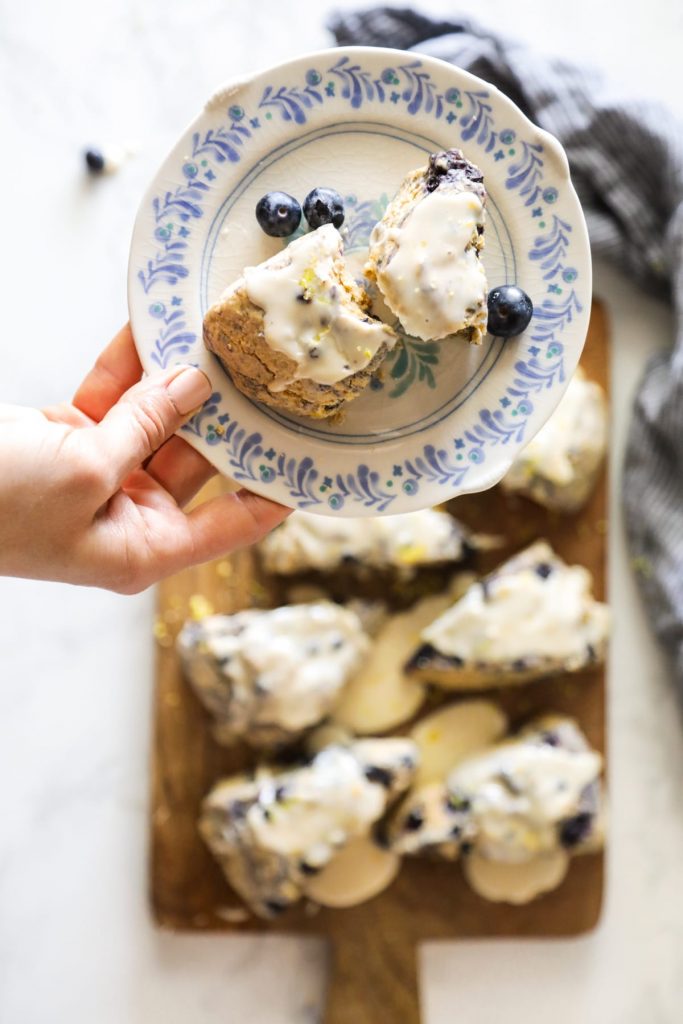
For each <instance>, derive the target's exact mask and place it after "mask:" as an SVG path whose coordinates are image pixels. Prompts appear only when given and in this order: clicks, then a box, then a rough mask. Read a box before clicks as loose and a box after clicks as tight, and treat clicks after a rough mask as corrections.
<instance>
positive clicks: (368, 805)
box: [199, 739, 417, 917]
mask: <svg viewBox="0 0 683 1024" xmlns="http://www.w3.org/2000/svg"><path fill="white" fill-rule="evenodd" d="M416 760H417V758H416V752H415V745H414V743H412V741H411V740H407V739H381V740H379V739H373V740H363V741H359V742H356V743H350V744H349V745H347V746H342V745H334V746H329V747H326V748H325V749H323V750H321V751H320V752H319V753H318V754H316V755H315V756H314V757H313V758H312V760H311V761H310V762H309V763H308V764H306V765H304V766H303V767H300V768H295V769H292V770H282V771H277V770H272V771H270V772H265V773H264V772H261V774H260V775H259V776H257V777H256V778H254V779H249V778H246V777H239V778H236V779H227V780H225V781H224V782H220V783H219V784H218V785H217V786H216V787H215V788H214V789H213V790H212V791H211V793H209V795H208V796H207V798H206V800H205V801H204V804H203V808H202V815H201V819H200V826H199V827H200V831H201V834H202V836H203V838H204V839H205V841H206V843H207V844H208V846H209V848H210V850H211V852H212V853H213V854H214V856H215V857H216V858H217V860H218V861H219V863H220V865H221V868H222V869H223V872H224V874H225V876H226V878H227V880H228V882H229V883H230V885H231V886H232V887H233V889H235V890H236V892H237V893H238V894H239V895H240V896H241V897H242V899H243V900H244V901H245V903H247V904H248V906H249V907H250V908H251V909H252V910H253V911H254V912H255V913H256V914H258V915H259V916H261V917H273V916H274V915H276V914H279V913H281V912H283V911H284V910H286V909H287V908H288V907H290V906H292V904H294V903H296V902H297V901H298V900H300V899H301V898H302V896H305V895H309V896H310V897H311V898H312V899H315V898H316V897H315V893H316V891H317V886H319V885H320V883H319V881H317V876H319V875H321V874H322V873H323V872H325V871H326V870H327V869H328V868H329V869H331V868H332V866H333V864H334V860H335V858H336V856H337V855H338V854H343V852H344V850H345V848H346V847H347V845H350V844H351V843H352V842H355V841H356V840H369V839H370V838H371V833H372V830H373V826H374V825H375V823H376V822H378V821H379V819H380V818H382V817H383V815H384V814H385V811H386V809H387V806H388V804H389V802H390V801H391V800H393V799H394V798H395V797H396V796H397V795H398V794H400V793H401V792H403V791H404V790H405V789H407V787H408V786H409V785H410V782H411V780H412V777H413V775H414V772H415V767H416ZM357 852H358V851H357V850H356V853H357ZM367 852H368V851H367V849H366V850H365V853H366V861H367ZM379 859H380V860H381V857H380V858H379ZM385 874H386V872H385ZM309 890H310V892H309ZM323 899H324V896H323Z"/></svg>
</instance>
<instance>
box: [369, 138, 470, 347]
mask: <svg viewBox="0 0 683 1024" xmlns="http://www.w3.org/2000/svg"><path fill="white" fill-rule="evenodd" d="M485 204H486V190H485V188H484V178H483V175H482V173H481V171H480V170H479V168H478V167H475V165H474V164H472V163H470V162H469V160H467V159H466V158H465V157H464V156H463V154H462V152H461V151H460V150H459V149H449V150H445V151H443V152H440V153H432V154H431V156H430V157H429V162H428V164H427V166H426V167H419V168H417V170H414V171H411V173H410V174H408V175H407V176H406V177H405V178H404V180H403V181H402V183H401V185H400V186H399V189H398V192H397V193H396V195H395V196H394V198H393V199H392V200H391V202H390V203H389V206H388V207H387V209H386V212H385V214H384V216H383V217H382V219H381V220H380V221H379V222H378V223H377V224H376V226H375V228H374V229H373V232H372V235H371V236H370V249H369V256H368V262H367V264H366V267H365V273H366V276H367V277H368V278H369V279H370V280H371V281H374V282H376V284H377V287H378V289H379V291H380V292H381V294H382V297H383V298H384V300H385V302H386V304H387V306H388V307H389V309H390V310H391V311H392V313H394V315H395V316H396V317H398V320H399V322H400V324H401V326H402V327H403V329H404V330H405V331H406V333H407V334H410V335H412V336H413V337H415V338H420V339H421V340H422V341H432V340H437V339H439V338H446V337H448V336H449V335H452V334H462V335H464V336H465V337H466V338H467V340H468V341H470V342H471V343H472V344H475V345H478V344H480V342H481V339H482V336H483V335H484V333H485V332H486V321H487V294H488V285H487V282H486V274H485V272H484V267H483V264H482V262H481V256H480V254H481V250H482V248H483V245H484V218H485Z"/></svg>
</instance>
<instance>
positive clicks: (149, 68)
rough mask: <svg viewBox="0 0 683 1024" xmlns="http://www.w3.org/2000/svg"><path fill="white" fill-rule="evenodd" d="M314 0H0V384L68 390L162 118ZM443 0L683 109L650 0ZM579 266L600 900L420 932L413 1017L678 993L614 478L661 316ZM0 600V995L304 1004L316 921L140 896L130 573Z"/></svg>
mask: <svg viewBox="0 0 683 1024" xmlns="http://www.w3.org/2000/svg"><path fill="white" fill-rule="evenodd" d="M340 6H347V4H342V5H340ZM348 6H349V7H351V6H353V5H351V4H349V5H348ZM431 7H432V8H433V9H434V10H435V11H437V12H438V13H441V14H446V13H448V12H449V11H452V10H453V9H455V7H456V5H450V4H446V3H434V4H432V5H431ZM326 9H327V4H326V3H324V2H323V3H317V4H316V3H312V2H305V0H289V2H287V3H285V2H283V0H232V2H230V0H194V2H192V3H190V2H182V0H152V2H148V3H136V2H135V0H98V2H97V3H92V2H89V3H88V2H86V0H61V2H60V3H56V2H54V0H52V2H51V0H0V126H1V130H2V158H1V159H0V177H1V180H2V191H1V192H0V195H1V196H2V199H1V200H0V210H1V216H0V223H1V225H2V236H1V242H0V269H1V272H2V273H1V280H2V289H1V294H2V300H1V303H0V308H1V310H2V319H1V321H0V323H1V328H0V331H1V333H0V344H1V345H2V366H3V373H2V382H1V386H0V399H1V400H2V401H12V402H18V403H24V404H33V405H41V404H45V403H49V402H54V401H57V400H60V399H63V398H66V397H67V396H69V395H70V394H71V393H72V391H73V389H74V387H75V385H76V383H77V382H78V380H79V379H80V377H81V376H82V374H83V373H84V372H85V370H86V369H87V368H88V367H89V365H90V364H91V363H92V362H93V360H94V358H95V356H96V354H97V352H98V350H99V349H100V348H101V347H102V346H103V345H104V343H105V342H106V341H107V340H108V339H109V337H110V336H111V335H112V333H113V332H114V331H115V329H116V328H118V326H119V325H120V324H121V323H122V322H123V320H124V319H125V317H126V297H125V271H126V257H127V249H128V241H129V236H130V231H131V226H132V222H133V217H134V214H135V210H136V206H137V203H138V201H139V198H140V196H141V194H142V191H143V188H144V186H145V185H146V184H147V181H148V179H149V177H150V176H151V174H152V172H153V171H154V169H155V167H156V165H157V164H158V163H159V162H160V160H161V158H162V156H163V155H164V153H165V152H166V150H167V149H168V148H169V146H170V144H171V142H172V141H173V140H174V138H175V136H176V135H177V134H178V132H179V130H180V129H181V128H182V127H183V126H184V124H185V123H186V122H188V121H189V120H190V118H191V117H192V116H193V115H194V114H195V112H196V110H197V109H199V107H200V106H201V104H202V103H203V101H204V99H205V98H206V96H207V95H208V94H209V93H211V92H212V91H213V90H214V89H215V88H216V87H217V86H218V85H220V83H221V82H222V81H223V80H224V79H226V78H228V77H229V76H232V75H234V74H238V73H240V72H248V71H251V70H252V69H254V68H255V67H257V66H259V65H266V64H268V63H272V62H275V61H278V60H280V59H283V58H287V57H289V56H292V55H294V54H295V53H297V52H303V51H305V50H307V49H311V48H318V47H320V46H323V45H325V44H326V41H327V38H328V37H327V35H326V33H325V30H324V28H323V22H324V18H325V15H326ZM459 9H460V10H471V11H472V13H473V14H475V13H476V15H477V16H478V17H479V18H480V19H481V20H487V21H488V22H489V23H490V24H491V25H493V26H494V27H496V28H497V29H498V30H499V31H500V30H503V31H509V32H510V33H513V34H515V35H518V36H520V37H525V38H527V39H528V40H531V41H533V42H534V43H535V44H537V45H538V46H539V47H544V48H549V49H553V50H555V51H558V52H561V53H562V54H564V55H566V56H567V57H571V58H586V59H590V60H593V61H595V62H597V63H600V64H601V65H602V66H603V67H604V68H606V69H607V70H608V71H609V72H610V73H611V75H612V77H613V79H614V80H616V81H618V82H620V83H621V85H622V86H623V88H624V89H626V90H631V92H632V94H634V95H638V94H641V95H642V93H643V92H647V93H649V94H651V95H653V96H659V97H661V98H663V99H666V100H668V101H669V102H670V103H672V104H673V105H675V106H677V108H678V112H679V114H683V98H682V94H681V91H680V88H678V86H679V85H680V51H681V43H682V42H683V8H681V6H680V3H678V2H675V0H648V2H647V3H646V2H643V0H641V2H639V3H636V2H634V0H621V2H620V3H619V4H608V3H600V2H598V0H572V2H571V3H568V2H565V3H555V4H548V3H547V2H544V0H533V2H531V0H529V2H524V0H519V2H518V3H516V4H514V5H513V4H510V3H508V2H505V0H495V2H494V0H488V3H483V2H478V3H475V2H473V0H466V2H462V3H461V4H460V7H459ZM127 138H133V139H135V138H137V139H138V140H139V141H140V143H141V148H140V152H139V155H138V157H137V158H136V159H135V160H134V161H131V162H130V163H129V164H128V165H126V167H125V168H124V169H123V170H122V171H121V173H120V174H119V175H117V176H115V177H113V178H111V179H108V180H103V181H97V182H88V181H86V180H85V179H84V176H83V173H82V167H81V163H80V159H81V158H80V152H81V149H82V147H83V145H84V144H87V143H88V142H91V141H92V142H95V143H99V142H102V141H105V140H107V139H112V140H115V141H119V140H123V139H127ZM596 293H597V294H599V295H600V296H602V297H604V298H605V299H606V300H607V303H608V306H609V310H610V313H611V320H612V326H613V335H614V349H613V360H612V361H613V372H614V392H615V401H614V431H613V447H612V532H611V569H610V588H611V593H612V597H613V602H614V608H615V613H616V615H615V617H616V627H615V636H614V645H613V654H612V662H611V667H610V676H611V697H610V705H611V706H610V748H611V799H612V841H611V847H610V854H609V884H608V891H607V901H606V908H605V914H604V918H603V922H602V924H601V926H600V928H599V929H598V931H597V932H596V933H595V934H594V935H592V936H591V937H588V938H582V939H580V940H575V941H570V942H567V941H556V942H550V941H548V942H510V941H506V942H489V941H487V942H466V943H445V944H439V945H437V944H434V945H430V946H427V947H425V948H424V949H423V950H422V956H421V966H422V982H423V995H424V1000H425V1020H426V1022H428V1024H446V1022H449V1024H450V1022H451V1021H454V1020H457V1021H458V1022H462V1024H497V1022H498V1021H500V1020H502V1019H506V1020H507V1021H509V1022H511V1024H516V1022H520V1024H521V1022H524V1024H541V1022H543V1024H545V1022H546V1021H548V1020H552V1021H553V1024H570V1022H572V1024H573V1022H582V1024H598V1022H599V1024H675V1022H678V1021H680V1020H681V1017H682V1015H683V1009H681V1007H682V1006H683V923H682V921H681V912H682V911H683V896H682V895H681V894H682V893H683V785H682V784H681V779H682V778H683V732H682V731H681V722H680V719H679V717H678V714H677V708H676V702H675V700H674V693H673V689H672V687H671V685H670V683H669V680H668V678H667V673H666V670H665V666H664V664H663V662H662V660H661V658H660V657H659V655H658V653H657V651H656V650H655V648H654V646H653V643H652V641H651V639H650V637H649V634H648V631H647V628H646V625H645V622H644V618H643V614H642V610H641V607H640V604H639V600H638V597H637V594H636V592H635V589H634V584H633V582H632V578H631V573H630V570H629V567H628V562H627V557H626V554H625V549H624V540H623V531H622V521H621V514H620V510H619V502H618V488H619V476H620V465H621V461H622V455H623V448H624V438H625V430H626V424H627V421H628V416H629V407H630V403H631V399H632V395H633V392H634V389H635V387H636V384H637V381H638V378H639V375H640V373H641V369H642V367H643V364H644V362H645V360H646V358H647V356H648V355H649V354H650V353H652V352H654V351H655V350H656V349H657V348H659V347H661V346H665V345H668V344H670V342H671V339H672V332H673V323H672V319H671V316H670V314H669V312H668V310H667V309H665V308H664V307H663V306H662V305H660V304H659V303H657V302H655V301H653V300H651V299H649V298H648V297H647V296H646V295H643V294H642V293H641V292H639V291H638V290H637V289H636V287H635V285H634V284H632V283H630V282H626V281H624V280H623V279H621V278H619V277H618V276H617V275H616V274H615V273H614V272H612V271H606V270H603V269H601V268H598V272H597V275H596ZM0 602H2V605H1V607H2V614H1V615H0V650H1V651H2V680H1V682H0V808H1V810H0V1020H1V1021H2V1022H3V1024H67V1022H68V1024H86V1022H87V1024H90V1022H94V1021H96V1022H97V1024H181V1022H183V1024H184V1022H187V1021H191V1022H192V1024H214V1022H218V1021H221V1022H233V1021H234V1022H242V1021H245V1022H250V1024H251V1022H254V1024H295V1022H296V1024H305V1022H308V1024H311V1022H312V1021H314V1020H315V1019H316V1007H317V1005H318V1004H319V1000H320V998H321V992H322V986H323V984H324V963H325V960H324V949H323V947H322V945H321V944H319V943H317V942H315V941H310V942H301V941H298V940H294V939H292V940H289V939H279V938H278V939H268V938H239V939H238V938H229V937H226V938H218V937H215V936H209V937H205V938H198V937H177V936H172V935H168V934H159V933H156V932H155V931H154V930H153V929H152V927H151V925H150V923H149V919H148V913H147V908H146V903H145V886H146V827H147V825H146V800H147V784H148V783H147V777H148V773H147V767H148V750H149V732H150V720H149V717H150V716H149V712H150V704H151V684H152V640H151V632H150V627H151V619H152V595H151V594H145V595H142V596H140V597H136V598H122V597H117V596H112V595H108V594H105V593H99V592H95V591H87V590H79V589H73V588H68V587H62V586H55V585H50V584H42V583H30V582H23V581H14V580H4V581H1V582H0ZM378 1024H385V1022H378ZM386 1024H394V1022H386ZM397 1024H398V1022H397Z"/></svg>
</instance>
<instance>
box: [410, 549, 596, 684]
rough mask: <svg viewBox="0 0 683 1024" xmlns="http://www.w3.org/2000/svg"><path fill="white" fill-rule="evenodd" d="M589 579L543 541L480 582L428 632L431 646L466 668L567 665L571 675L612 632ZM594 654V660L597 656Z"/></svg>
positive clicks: (425, 638) (426, 638) (425, 637)
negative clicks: (531, 663) (546, 663)
mask: <svg viewBox="0 0 683 1024" xmlns="http://www.w3.org/2000/svg"><path fill="white" fill-rule="evenodd" d="M591 584H592V580H591V575H590V573H589V572H588V570H587V569H585V568H584V567H583V566H580V565H573V566H568V565H565V563H564V562H563V561H562V560H561V559H560V558H558V557H557V555H555V554H554V552H553V551H552V549H551V548H550V546H549V545H548V544H547V543H546V542H545V541H538V542H537V543H535V544H534V545H532V546H531V547H530V548H528V549H527V550H526V551H524V552H522V554H521V555H518V556H516V557H515V558H513V559H511V560H510V561H509V562H507V563H505V564H504V565H503V566H501V568H500V569H499V570H497V571H496V572H494V573H492V574H491V575H490V576H488V577H485V578H484V579H483V580H481V581H479V582H477V583H474V584H473V585H472V586H471V587H470V588H469V590H468V591H467V593H466V594H465V595H464V596H463V597H461V598H460V600H459V601H457V602H456V603H455V604H454V605H453V607H452V608H449V609H448V611H446V612H444V614H443V615H441V616H440V617H439V618H438V619H437V620H436V621H435V622H433V623H432V624H431V625H430V626H428V627H427V628H426V629H425V630H423V632H422V641H423V643H424V644H425V645H427V647H429V648H432V649H433V650H435V651H438V652H439V653H440V654H442V655H445V656H447V657H448V658H452V659H455V660H456V662H461V663H466V662H470V663H485V664H487V665H506V664H513V663H515V662H520V661H529V660H530V659H532V660H533V661H535V662H543V661H545V660H549V661H552V662H558V663H559V662H561V663H562V664H563V666H564V668H565V669H566V670H567V671H570V670H571V669H573V668H574V667H577V666H579V665H583V664H585V663H586V662H587V661H589V660H591V657H592V659H593V660H596V659H597V658H598V657H599V655H600V652H601V651H602V649H603V647H604V644H605V639H606V636H607V631H608V623H609V613H608V609H607V607H606V605H604V604H601V603H600V602H598V601H595V600H594V598H593V597H592V596H591ZM591 651H592V652H593V653H592V656H591V653H590V652H591Z"/></svg>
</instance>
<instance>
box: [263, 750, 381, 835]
mask: <svg viewBox="0 0 683 1024" xmlns="http://www.w3.org/2000/svg"><path fill="white" fill-rule="evenodd" d="M276 781H277V784H282V785H284V786H285V790H286V795H285V797H284V798H283V799H281V800H276V789H277V786H276ZM385 804H386V790H385V789H384V787H383V786H381V785H378V784H376V783H371V782H368V780H367V779H366V777H365V773H364V769H363V765H362V764H361V763H360V762H359V760H358V759H357V758H356V757H354V755H353V753H352V751H351V749H345V748H343V747H328V748H326V749H325V750H322V751H321V752H320V753H319V754H318V755H317V756H316V757H315V759H314V760H313V762H312V764H311V765H310V766H309V767H307V768H301V769H299V770H298V771H295V772H291V773H289V774H288V775H285V776H282V777H281V779H278V780H274V781H273V782H272V783H266V784H265V785H264V786H263V787H262V788H261V793H260V797H259V802H258V803H257V804H254V805H253V806H252V807H250V809H249V811H248V815H247V817H248V821H249V825H250V826H251V829H252V831H253V834H254V837H255V839H256V841H257V842H258V843H259V845H260V846H262V847H263V848H265V849H268V850H273V851H275V852H277V853H281V854H286V855H289V854H292V853H298V852H301V851H304V850H307V849H309V848H311V847H314V846H316V845H317V844H330V845H332V846H341V845H342V844H343V843H344V842H346V840H347V839H349V838H350V837H352V836H359V835H363V834H365V833H366V832H367V830H368V828H369V826H370V825H371V824H372V822H374V821H376V820H377V819H378V818H379V817H380V816H381V815H382V813H383V811H384V807H385ZM264 810H265V811H266V813H265V814H264Z"/></svg>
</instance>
